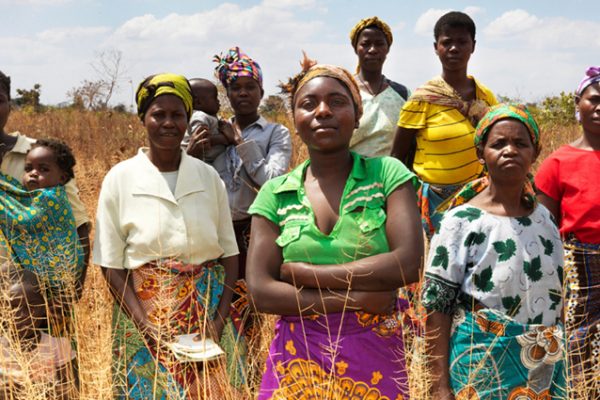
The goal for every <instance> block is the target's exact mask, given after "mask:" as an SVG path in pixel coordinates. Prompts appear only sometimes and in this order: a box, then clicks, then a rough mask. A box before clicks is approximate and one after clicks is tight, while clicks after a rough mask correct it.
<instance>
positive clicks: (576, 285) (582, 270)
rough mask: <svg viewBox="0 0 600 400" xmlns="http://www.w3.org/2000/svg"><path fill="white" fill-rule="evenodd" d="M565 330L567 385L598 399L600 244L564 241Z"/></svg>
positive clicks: (581, 394)
mask: <svg viewBox="0 0 600 400" xmlns="http://www.w3.org/2000/svg"><path fill="white" fill-rule="evenodd" d="M564 275H565V289H566V293H565V310H564V318H565V330H566V334H567V350H568V351H567V354H568V356H569V358H568V362H569V368H568V371H569V374H568V376H569V378H570V382H569V386H570V387H571V389H572V391H573V392H574V393H578V394H580V396H581V398H587V399H598V398H600V380H599V379H598V377H599V376H600V244H589V243H582V242H579V241H577V240H576V239H575V238H574V237H570V238H568V239H567V240H566V241H565V272H564Z"/></svg>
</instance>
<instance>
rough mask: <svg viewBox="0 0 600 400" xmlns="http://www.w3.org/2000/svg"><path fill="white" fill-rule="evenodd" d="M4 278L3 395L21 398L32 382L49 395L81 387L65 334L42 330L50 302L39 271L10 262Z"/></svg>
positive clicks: (57, 395) (63, 396)
mask: <svg viewBox="0 0 600 400" xmlns="http://www.w3.org/2000/svg"><path fill="white" fill-rule="evenodd" d="M0 279H1V280H2V285H3V286H4V287H3V292H4V293H6V294H7V296H6V298H7V300H8V301H6V302H5V303H3V308H4V309H3V310H2V311H3V312H2V315H4V318H3V324H2V325H3V327H2V336H0V399H4V398H7V399H9V398H21V397H20V396H19V394H20V392H21V391H24V390H25V389H24V388H25V387H27V388H28V389H29V390H31V388H32V387H33V386H32V385H34V386H35V392H36V393H37V392H38V390H39V393H40V394H45V395H46V396H45V397H47V398H61V399H67V398H71V397H72V395H73V393H72V392H73V391H75V390H76V386H77V378H76V376H75V374H74V370H73V364H74V360H75V352H74V351H73V349H72V348H71V343H70V342H69V340H68V339H67V338H55V337H52V336H50V335H48V334H46V333H44V332H43V327H44V324H45V320H46V306H45V302H44V297H43V294H42V293H41V291H40V288H39V286H38V285H37V278H36V276H35V275H34V274H33V273H32V272H29V271H27V270H15V269H14V268H11V267H10V266H8V265H7V264H6V265H4V266H2V267H1V268H0ZM7 317H8V318H7ZM11 317H12V318H11Z"/></svg>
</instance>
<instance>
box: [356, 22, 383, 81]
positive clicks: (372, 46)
mask: <svg viewBox="0 0 600 400" xmlns="http://www.w3.org/2000/svg"><path fill="white" fill-rule="evenodd" d="M389 51H390V46H389V44H388V42H387V38H386V37H385V34H384V33H383V32H382V31H381V29H377V28H366V29H363V31H362V32H361V33H360V35H359V36H358V41H357V42H356V49H354V52H355V53H356V55H357V56H358V65H359V66H360V69H361V70H363V71H381V69H382V68H383V63H384V62H385V59H386V57H387V55H388V53H389Z"/></svg>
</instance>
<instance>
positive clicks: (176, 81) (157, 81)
mask: <svg viewBox="0 0 600 400" xmlns="http://www.w3.org/2000/svg"><path fill="white" fill-rule="evenodd" d="M164 94H172V95H175V96H177V97H179V98H180V99H181V101H182V102H183V106H184V107H185V111H186V113H187V115H188V119H189V118H190V117H191V116H192V111H193V110H192V103H193V96H192V88H191V87H190V83H189V82H188V80H187V79H186V78H185V76H183V75H177V74H170V73H164V74H157V75H151V76H149V77H147V78H146V79H144V80H143V81H142V83H140V85H139V86H138V89H137V92H136V94H135V99H136V102H137V108H138V116H139V117H140V119H141V120H142V121H144V116H145V115H146V111H148V108H149V107H150V104H152V102H153V101H154V99H155V98H157V97H158V96H162V95H164Z"/></svg>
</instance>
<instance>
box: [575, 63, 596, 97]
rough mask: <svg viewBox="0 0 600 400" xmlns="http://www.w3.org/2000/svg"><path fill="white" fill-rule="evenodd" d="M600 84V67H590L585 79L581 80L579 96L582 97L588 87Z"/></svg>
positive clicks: (578, 89)
mask: <svg viewBox="0 0 600 400" xmlns="http://www.w3.org/2000/svg"><path fill="white" fill-rule="evenodd" d="M596 82H600V67H589V68H588V69H587V71H585V77H584V78H583V79H582V80H581V83H580V84H579V86H578V87H577V92H575V93H576V94H577V96H581V95H582V94H583V91H584V90H585V89H587V87H588V86H590V85H592V84H594V83H596Z"/></svg>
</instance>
